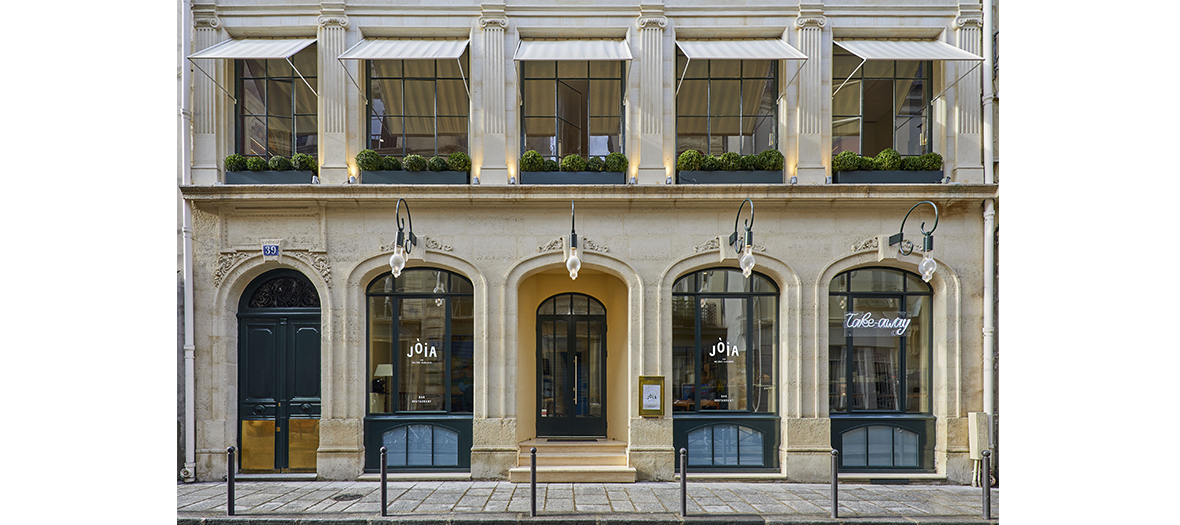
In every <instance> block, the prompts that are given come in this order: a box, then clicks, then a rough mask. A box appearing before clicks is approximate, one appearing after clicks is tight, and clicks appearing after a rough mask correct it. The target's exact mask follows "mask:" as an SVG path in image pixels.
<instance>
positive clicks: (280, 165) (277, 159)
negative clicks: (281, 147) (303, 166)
mask: <svg viewBox="0 0 1180 525" xmlns="http://www.w3.org/2000/svg"><path fill="white" fill-rule="evenodd" d="M266 164H267V165H268V166H270V169H271V171H291V168H294V167H295V165H293V164H291V159H288V158H287V157H282V156H278V155H276V156H274V157H271V158H270V162H267V163H266Z"/></svg>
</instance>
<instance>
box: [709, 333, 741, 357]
mask: <svg viewBox="0 0 1180 525" xmlns="http://www.w3.org/2000/svg"><path fill="white" fill-rule="evenodd" d="M718 355H720V356H737V355H738V346H737V345H731V344H729V343H726V342H725V341H723V340H721V338H720V337H718V338H717V344H715V345H713V346H712V347H711V348H710V349H709V357H713V356H718Z"/></svg>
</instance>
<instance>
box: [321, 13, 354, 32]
mask: <svg viewBox="0 0 1180 525" xmlns="http://www.w3.org/2000/svg"><path fill="white" fill-rule="evenodd" d="M319 24H320V27H323V28H330V27H333V26H337V27H341V28H343V29H348V17H347V16H345V15H321V16H320V18H319Z"/></svg>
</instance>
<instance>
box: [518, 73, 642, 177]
mask: <svg viewBox="0 0 1180 525" xmlns="http://www.w3.org/2000/svg"><path fill="white" fill-rule="evenodd" d="M562 62H566V63H568V62H581V63H584V64H586V76H585V77H576V78H575V77H562V76H561V73H560V71H561V63H562ZM593 62H601V63H613V64H614V65H615V66H616V67H617V68H618V76H594V74H593V71H594V68H592V67H590V64H591V63H593ZM543 64H553V74H552V75H545V74H536V73H534V72H535V71H537V70H538V69H539V68H540V67H544V66H543ZM626 70H627V64H626V61H624V60H525V61H521V62H520V153H521V154H522V155H523V154H524V153H525V152H526V151H528V150H529V148H528V136H529V135H528V126H527V125H526V124H527V122H528V119H530V118H545V117H549V116H552V117H553V135H552V137H553V150H554V151H555V153H554V154H553V155H546V154H544V153H541V152H540V151H538V153H541V158H543V159H548V160H553V161H556V162H561V159H563V158H565V157H566V156H568V155H571V154H573V153H575V152H573V151H564V150H563V148H562V145H563V143H562V141H561V131H560V130H561V123H562V122H563V119H562V118H561V115H560V114H559V113H560V112H559V111H558V108H559V107H560V105H561V101H560V100H559V98H560V96H561V90H560V89H559V85H560V84H561V83H562V79H567V80H569V79H574V80H586V81H587V84H588V85H589V84H590V83H591V82H592V81H595V80H600V81H601V80H617V81H618V83H619V106H618V107H619V109H618V114H617V115H592V114H590V109H589V103H587V104H586V106H587V109H586V112H585V113H583V114H581V115H580V116H581V117H582V118H584V119H585V122H586V129H585V130H582V131H585V133H584V134H582V135H584V136H585V137H586V138H587V140H589V137H590V136H591V135H590V130H589V128H590V119H593V118H617V119H619V129H618V131H617V134H616V135H617V136H618V137H619V143H618V144H617V145H616V149H617V150H618V151H617V153H622V154H623V155H626V154H627V134H626V130H627V111H626V100H627V84H626V79H627V75H626ZM530 75H531V76H530ZM534 80H540V81H545V80H551V81H553V106H554V107H553V114H552V115H529V114H528V113H527V108H528V101H527V99H526V97H527V93H528V90H527V89H525V84H526V82H527V81H534ZM589 96H590V95H587V97H586V98H587V99H588V98H589ZM541 136H542V137H547V136H548V135H541ZM589 147H590V145H589V144H588V143H587V144H581V143H579V145H578V152H577V153H578V154H579V155H580V156H581V157H582V158H584V159H589V158H590V157H606V155H605V154H604V155H590V154H589V152H588V150H589ZM611 153H615V152H611Z"/></svg>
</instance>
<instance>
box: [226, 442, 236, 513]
mask: <svg viewBox="0 0 1180 525" xmlns="http://www.w3.org/2000/svg"><path fill="white" fill-rule="evenodd" d="M225 463H226V470H225V472H226V474H225V496H226V499H227V501H226V504H225V511H226V512H228V513H229V514H228V515H230V516H233V515H234V447H229V448H227V449H225Z"/></svg>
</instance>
